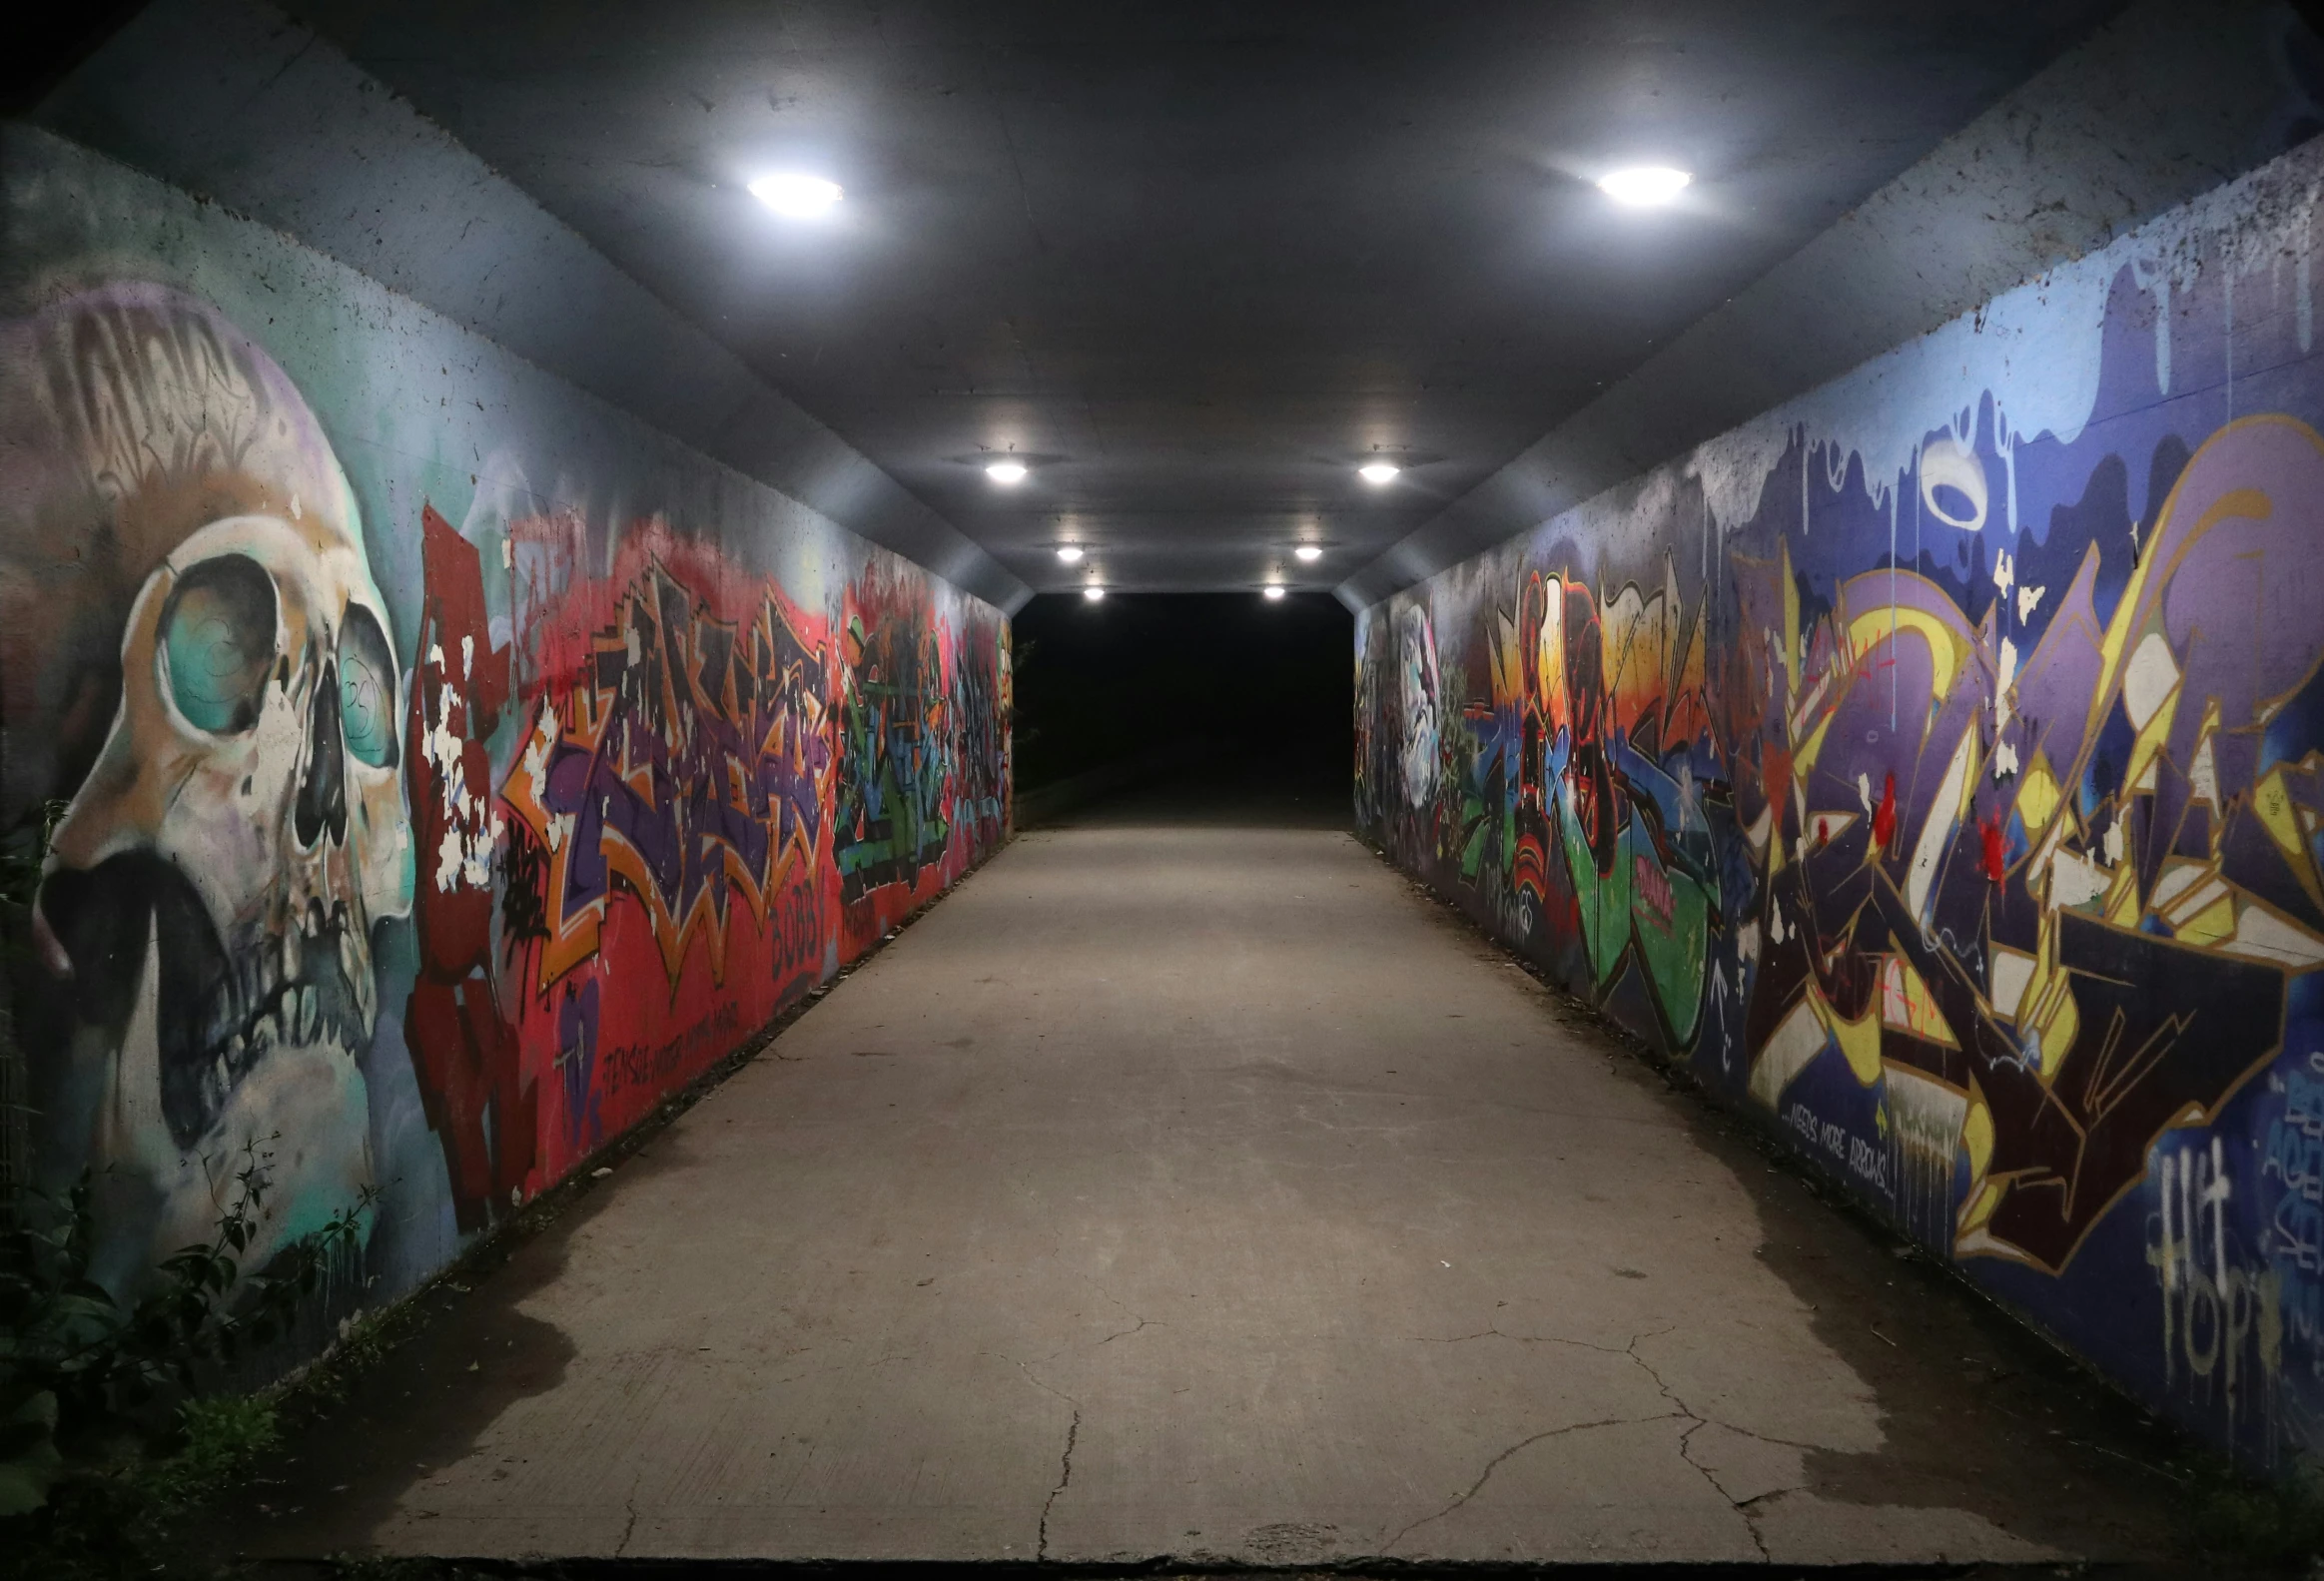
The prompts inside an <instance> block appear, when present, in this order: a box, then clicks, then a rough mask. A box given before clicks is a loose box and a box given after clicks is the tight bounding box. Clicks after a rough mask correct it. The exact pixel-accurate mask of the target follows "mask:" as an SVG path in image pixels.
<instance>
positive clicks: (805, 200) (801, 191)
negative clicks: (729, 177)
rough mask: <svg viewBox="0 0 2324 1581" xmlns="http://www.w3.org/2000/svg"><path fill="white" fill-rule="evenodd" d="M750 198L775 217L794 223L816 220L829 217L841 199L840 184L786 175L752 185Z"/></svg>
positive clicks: (821, 179)
mask: <svg viewBox="0 0 2324 1581" xmlns="http://www.w3.org/2000/svg"><path fill="white" fill-rule="evenodd" d="M750 195H751V196H752V197H754V198H756V199H757V200H758V201H759V202H761V203H763V204H765V205H766V206H767V207H768V208H770V209H772V210H774V211H775V213H777V214H780V215H784V216H787V217H789V218H790V219H793V220H813V219H817V218H819V217H820V216H822V215H824V214H827V213H829V212H830V210H831V206H832V205H833V204H835V203H837V202H839V199H840V190H839V183H838V182H835V181H825V180H824V179H823V178H822V177H821V176H802V175H799V174H798V173H796V172H792V171H785V172H782V173H780V174H777V175H773V176H761V177H760V178H759V179H758V180H756V181H754V182H752V183H751V184H750Z"/></svg>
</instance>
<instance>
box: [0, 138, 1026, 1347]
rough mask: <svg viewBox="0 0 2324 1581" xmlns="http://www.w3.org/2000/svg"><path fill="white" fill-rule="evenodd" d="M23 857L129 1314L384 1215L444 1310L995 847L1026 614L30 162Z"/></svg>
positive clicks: (381, 295) (409, 316)
mask: <svg viewBox="0 0 2324 1581" xmlns="http://www.w3.org/2000/svg"><path fill="white" fill-rule="evenodd" d="M6 136H7V140H8V143H7V150H6V152H7V156H8V157H7V159H6V161H5V171H6V175H5V178H4V180H0V198H4V202H5V205H6V222H5V223H6V226H7V234H8V235H9V237H10V239H11V241H10V246H9V248H8V250H7V253H6V256H5V259H4V260H0V664H4V666H5V673H4V676H0V739H4V741H5V749H6V751H5V769H4V773H0V833H4V834H5V835H6V836H7V837H9V838H13V839H19V840H21V839H23V838H24V837H25V835H26V834H27V832H28V831H29V830H30V829H31V828H32V827H34V826H35V825H36V824H37V823H38V822H39V821H40V820H41V819H42V818H43V816H44V809H50V808H54V807H55V806H56V805H57V804H59V803H61V804H62V805H63V809H64V811H63V816H62V818H61V821H59V822H58V823H57V825H56V828H55V837H54V846H53V851H52V854H51V856H50V858H49V861H48V865H47V868H46V870H45V873H44V876H43V878H42V881H41V885H40V890H39V898H38V903H37V907H36V909H35V913H34V916H33V919H32V926H31V939H32V943H33V949H32V950H30V951H29V952H27V955H28V958H27V959H23V960H12V961H11V963H10V969H11V970H12V971H13V972H15V973H16V974H17V981H16V982H15V984H14V985H13V986H14V988H15V991H16V1000H17V1003H18V1005H19V1006H20V1007H21V1009H20V1013H19V1018H18V1039H19V1044H20V1048H19V1049H18V1051H17V1052H16V1055H15V1058H18V1059H20V1060H21V1061H22V1062H23V1063H24V1067H25V1075H26V1077H27V1078H28V1089H29V1092H30V1094H31V1098H32V1103H33V1107H34V1110H35V1111H36V1119H35V1121H34V1124H33V1126H32V1128H31V1133H32V1135H31V1143H32V1159H31V1167H32V1174H33V1176H34V1178H35V1179H36V1180H38V1181H39V1182H41V1183H42V1184H45V1185H47V1186H51V1187H57V1186H64V1185H68V1184H70V1183H71V1182H72V1181H74V1180H75V1179H77V1178H78V1177H80V1176H81V1174H82V1173H83V1172H89V1174H90V1175H91V1178H92V1179H93V1181H94V1182H95V1184H96V1188H97V1199H98V1204H99V1216H98V1224H99V1234H100V1239H101V1242H102V1249H101V1255H100V1258H99V1265H100V1267H101V1269H102V1271H103V1274H104V1276H105V1278H106V1280H107V1282H108V1283H110V1284H112V1285H114V1286H115V1287H116V1288H117V1289H121V1290H129V1289H133V1288H135V1287H136V1286H137V1285H138V1284H139V1282H140V1281H141V1280H142V1279H143V1278H144V1277H145V1276H146V1274H147V1271H148V1270H149V1269H150V1267H151V1265H152V1264H153V1262H154V1261H155V1259H156V1258H157V1257H158V1256H160V1255H162V1254H166V1253H167V1252H169V1251H171V1250H174V1249H175V1248H177V1247H179V1246H181V1245H184V1244H186V1243H188V1242H191V1241H195V1240H202V1239H206V1238H207V1237H208V1234H209V1231H210V1228H211V1225H212V1222H213V1220H215V1219H216V1217H217V1216H218V1214H219V1213H220V1211H221V1210H222V1208H223V1207H224V1206H225V1205H226V1204H227V1202H228V1201H229V1199H230V1198H231V1196H232V1194H233V1193H234V1192H235V1191H236V1190H237V1189H238V1187H237V1186H236V1185H235V1181H234V1171H235V1169H236V1168H237V1167H238V1165H239V1163H240V1156H241V1153H242V1150H243V1149H244V1148H245V1147H246V1146H248V1145H250V1144H254V1143H255V1144H257V1145H258V1147H259V1148H260V1149H261V1151H262V1153H263V1154H265V1155H266V1156H267V1159H268V1165H269V1173H270V1176H271V1180H272V1186H273V1189H272V1190H271V1191H270V1193H269V1194H268V1195H267V1197H266V1200H265V1204H264V1216H263V1222H262V1231H261V1239H260V1241H259V1243H258V1244H257V1246H256V1247H254V1248H253V1255H252V1257H251V1259H250V1261H249V1265H251V1266H256V1265H258V1264H260V1263H262V1262H263V1261H264V1260H265V1259H266V1258H267V1257H268V1256H269V1255H271V1254H272V1253H273V1252H275V1251H277V1250H279V1249H280V1248H281V1247H282V1246H283V1245H285V1244H286V1243H288V1242H289V1241H290V1240H292V1239H294V1238H295V1237H297V1236H299V1235H301V1234H303V1233H306V1232H307V1231H309V1230H311V1229H313V1228H316V1227H318V1226H320V1225H321V1224H322V1223H323V1222H324V1221H325V1220H326V1219H327V1218H328V1217H329V1216H330V1215H331V1214H333V1213H335V1212H338V1211H341V1210H344V1209H346V1208H348V1207H350V1206H352V1205H354V1204H355V1203H357V1202H358V1201H360V1200H364V1199H366V1198H367V1197H371V1198H374V1201H373V1206H372V1209H371V1212H370V1215H369V1219H368V1221H367V1226H366V1245H365V1249H364V1252H363V1254H362V1256H361V1258H360V1259H359V1261H360V1264H361V1265H360V1266H355V1267H349V1268H343V1269H340V1270H338V1273H337V1277H336V1278H335V1280H334V1284H335V1288H334V1290H333V1291H331V1292H330V1294H329V1296H328V1301H329V1302H330V1303H331V1304H333V1305H334V1307H335V1309H336V1310H339V1311H345V1310H351V1309H353V1308H354V1307H355V1306H357V1305H360V1304H369V1303H375V1302H377V1301H379V1300H382V1299H386V1298H388V1297H391V1296H393V1295H395V1294H397V1293H399V1292H400V1291H402V1290H404V1289H407V1288H409V1287H410V1286H411V1285H412V1284H414V1283H415V1282H416V1281H417V1280H419V1279H420V1278H422V1277H424V1276H425V1275H426V1274H427V1273H428V1272H430V1271H431V1270H433V1269H434V1268H436V1267H439V1266H440V1265H441V1264H442V1263H443V1262H444V1261H445V1260H446V1259H447V1258H448V1257H450V1256H451V1255H453V1254H454V1253H455V1252H456V1251H457V1249H458V1248H459V1246H460V1244H461V1243H462V1241H463V1240H464V1239H465V1238H466V1237H468V1236H471V1235H473V1234H475V1233H476V1232H478V1231H481V1230H483V1229H485V1228H488V1227H489V1226H490V1225H491V1224H492V1223H493V1222H494V1221H495V1220H497V1219H498V1218H500V1217H502V1216H504V1215H505V1214H506V1213H507V1212H509V1211H510V1210H511V1209H512V1208H514V1207H516V1206H518V1205H520V1204H522V1203H523V1202H524V1201H525V1200H527V1199H529V1198H530V1197H532V1196H534V1195H536V1194H538V1193H539V1192H540V1191H541V1190H542V1189H544V1188H545V1187H547V1186H550V1185H551V1184H553V1183H554V1182H556V1181H557V1180H559V1179H560V1178H562V1177H563V1176H564V1175H566V1174H567V1173H569V1172H570V1171H571V1170H572V1169H573V1168H574V1166H575V1165H576V1164H577V1163H578V1162H579V1161H581V1160H582V1159H584V1158H586V1157H587V1156H588V1155H589V1154H590V1153H591V1152H592V1151H594V1150H595V1149H597V1148H598V1147H600V1146H601V1145H603V1144H604V1143H605V1142H607V1141H608V1140H610V1139H611V1138H613V1137H614V1136H616V1135H617V1134H619V1133H620V1132H621V1131H622V1130H623V1129H624V1128H626V1127H627V1126H629V1125H631V1124H632V1123H634V1122H635V1121H637V1120H638V1119H639V1118H641V1117H642V1116H643V1115H645V1114H646V1113H647V1112H648V1111H649V1110H650V1109H651V1108H652V1107H653V1106H654V1105H655V1104H656V1103H658V1102H659V1101H660V1100H661V1099H662V1098H663V1097H664V1096H665V1095H667V1094H668V1093H669V1092H671V1091H672V1090H673V1089H674V1088H676V1087H678V1086H680V1085H682V1084H683V1083H685V1082H687V1081H688V1080H690V1079H691V1078H693V1077H695V1076H697V1075H699V1074H700V1073H701V1072H702V1071H704V1070H705V1069H707V1068H708V1067H709V1066H710V1065H711V1064H712V1063H713V1062H714V1061H716V1060H717V1059H718V1058H719V1057H721V1056H723V1055H725V1054H727V1053H728V1052H730V1051H732V1050H733V1049H735V1048H736V1047H737V1046H738V1045H740V1044H741V1043H742V1042H743V1041H744V1040H745V1039H747V1038H748V1037H750V1036H751V1035H752V1034H753V1033H754V1032H756V1031H757V1030H758V1029H759V1028H760V1027H762V1026H764V1025H765V1024H766V1023H767V1022H768V1021H769V1020H770V1019H771V1018H772V1017H773V1016H774V1015H775V1014H776V1013H777V1012H778V1011H779V1010H781V1009H782V1008H783V1006H785V1005H786V1004H788V1003H791V1002H793V1001H796V1000H797V999H799V998H800V997H801V996H803V995H804V994H805V993H806V992H807V991H808V990H809V989H810V988H812V987H813V986H815V985H816V984H818V983H820V982H823V981H825V980H827V979H829V978H830V977H831V976H832V975H833V974H834V973H835V972H836V971H837V970H838V969H839V968H840V967H841V966H842V965H844V964H845V963H847V962H849V961H851V960H853V959H854V958H856V957H857V956H859V955H860V954H861V953H862V952H863V951H864V950H865V949H867V948H868V947H869V946H870V945H871V944H872V943H874V942H875V941H877V940H878V939H879V938H880V937H881V936H882V935H883V934H884V933H885V932H886V931H887V930H889V929H890V928H892V927H893V926H894V924H895V923H896V922H897V921H898V920H899V919H900V918H901V917H902V916H903V915H904V914H906V913H907V912H909V911H910V910H911V909H912V908H914V907H915V906H917V905H919V904H921V903H922V902H924V901H926V900H928V899H929V898H931V897H932V896H934V895H935V894H937V893H939V892H940V891H941V890H943V889H944V888H945V887H946V886H947V885H949V884H951V883H952V882H953V881H955V880H956V879H958V878H959V877H960V876H961V875H962V874H963V873H964V872H965V871H966V870H967V869H968V868H969V867H970V866H971V865H973V864H974V863H975V862H976V861H977V860H979V859H980V858H981V857H982V856H983V855H985V854H986V853H988V852H989V851H991V850H992V849H993V848H994V847H995V846H996V845H997V844H998V843H999V842H1000V840H1001V839H1002V838H1003V836H1004V832H1005V831H1004V818H1005V809H1006V807H1007V805H1008V786H1009V772H1010V769H1009V726H1008V716H1007V704H1008V698H1007V692H1006V676H1007V673H1008V642H1009V635H1008V627H1007V622H1006V620H1005V619H1004V617H1003V616H1002V615H1001V614H1000V613H999V611H997V610H995V609H993V608H992V607H991V606H989V605H986V604H984V603H982V602H980V601H978V600H976V599H973V598H970V597H968V596H966V595H964V594H961V593H959V592H958V591H957V590H955V589H953V588H951V587H949V586H947V585H946V584H944V583H943V582H941V581H939V580H938V579H936V578H934V577H932V576H931V575H929V574H928V573H926V572H925V571H923V570H921V569H920V568H919V567H917V566H914V565H912V564H911V563H909V562H907V561H905V560H902V559H900V558H899V557H897V556H895V555H893V554H891V553H889V552H887V551H885V550H882V549H878V548H876V547H873V546H872V545H869V544H867V543H865V542H863V541H862V540H861V539H858V538H855V537H854V536H852V535H851V534H849V533H847V532H845V531H843V530H842V529H840V528H838V527H837V526H835V525H833V524H832V523H831V522H829V521H828V520H826V519H824V518H823V517H820V516H818V515H816V514H814V513H813V512H812V511H809V510H807V509H806V508H805V507H803V506H801V505H799V504H797V503H796V502H795V501H792V500H789V499H787V498H785V497H784V496H783V495H781V494H779V493H776V492H774V491H773V490H770V489H768V488H766V487H764V486H763V485H760V484H758V483H756V482H753V481H751V480H749V479H747V478H744V477H742V476H741V475H739V474H737V473H735V472H733V471H731V470H730V469H728V468H725V467H723V466H720V465H718V464H716V463H714V462H712V461H709V460H707V459H705V458H703V457H702V456H700V455H698V454H696V453H694V452H692V451H689V450H686V449H684V448H683V447H681V446H679V445H678V444H676V443H675V442H674V441H671V440H669V439H668V438H667V437H666V436H664V435H661V434H658V433H656V432H654V431H653V430H651V429H649V428H646V427H644V426H643V425H641V424H639V423H637V422H636V421H634V420H633V419H631V418H628V417H627V416H625V415H623V414H622V413H620V412H618V411H616V410H614V409H613V408H610V407H608V406H605V405H604V404H602V403H600V402H597V401H595V400H594V399H592V398H590V397H588V396H586V395H581V394H579V393H577V392H575V391H573V390H572V389H571V388H570V387H567V386H564V385H561V384H560V383H558V382H557V381H555V380H553V379H551V378H549V377H548V376H546V375H543V374H541V373H540V372H539V371H537V370H535V369H533V368H531V367H530V366H529V365H526V364H524V363H522V362H521V361H519V360H518V359H515V358H513V357H511V356H509V355H507V354H506V353H504V352H502V351H501V350H499V349H498V348H496V347H494V346H493V345H491V344H490V343H489V342H485V341H482V340H480V339H478V338H476V337H474V336H471V335H468V334H466V333H464V332H462V331H460V330H459V329H458V328H456V327H455V326H453V325H451V324H449V323H448V322H446V321H444V320H442V319H440V318H438V317H436V316H435V315H433V314H431V313H429V312H427V311H426V310H423V309H421V308H418V307H416V306H415V305H413V304H411V303H410V302H408V301H406V300H404V299H401V298H398V297H395V296H393V295H392V294H390V293H388V292H387V291H386V290H384V289H383V288H381V287H380V286H378V285H377V284H376V283H374V282H372V281H369V280H367V279H366V278H364V277H363V276H361V275H360V274H357V273H354V272H352V271H349V270H347V269H345V268H344V267H342V266H340V265H337V264H335V263H332V262H330V261H328V260H325V259H323V258H321V257H319V256H317V255H315V254H313V253H310V252H307V251H306V250H304V249H301V248H299V247H298V246H296V245H295V244H293V243H291V242H290V241H288V240H286V239H284V238H283V237H281V236H279V235H276V234H274V233H271V232H268V231H265V230H263V229H262V228H260V227H257V226H254V225H251V224H249V223H247V222H245V221H242V220H240V219H237V218H235V217H233V216H231V215H227V214H225V213H222V212H220V211H218V210H216V209H213V208H208V207H204V206H201V205H198V204H196V203H194V202H193V201H192V200H190V199H188V198H186V197H184V196H183V195H181V194H178V193H175V192H173V191H171V190H169V189H167V188H165V187H163V186H161V185H159V184H157V183H155V182H153V181H151V180H149V179H147V178H144V177H142V176H138V175H136V174H134V173H132V172H130V171H127V170H125V169H123V168H121V167H119V166H117V165H114V164H111V163H110V162H108V161H105V160H103V159H100V158H98V157H96V156H94V155H91V154H89V153H87V152H86V151H84V150H81V149H79V148H76V147H75V146H73V145H71V144H69V143H66V142H63V141H62V140H59V139H56V138H53V137H50V136H47V135H46V134H41V133H36V132H30V131H26V130H23V129H17V128H11V129H9V130H8V132H7V134H6Z"/></svg>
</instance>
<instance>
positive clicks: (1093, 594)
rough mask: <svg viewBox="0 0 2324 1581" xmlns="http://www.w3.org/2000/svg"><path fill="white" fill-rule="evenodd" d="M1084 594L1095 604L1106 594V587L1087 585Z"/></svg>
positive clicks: (1083, 590)
mask: <svg viewBox="0 0 2324 1581" xmlns="http://www.w3.org/2000/svg"><path fill="white" fill-rule="evenodd" d="M1082 596H1083V597H1084V598H1087V599H1088V600H1089V601H1090V602H1091V603H1093V604H1094V603H1096V602H1097V601H1098V600H1099V599H1101V598H1103V597H1105V596H1106V589H1105V588H1103V587H1098V586H1090V587H1085V588H1083V589H1082Z"/></svg>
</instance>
